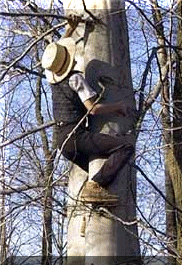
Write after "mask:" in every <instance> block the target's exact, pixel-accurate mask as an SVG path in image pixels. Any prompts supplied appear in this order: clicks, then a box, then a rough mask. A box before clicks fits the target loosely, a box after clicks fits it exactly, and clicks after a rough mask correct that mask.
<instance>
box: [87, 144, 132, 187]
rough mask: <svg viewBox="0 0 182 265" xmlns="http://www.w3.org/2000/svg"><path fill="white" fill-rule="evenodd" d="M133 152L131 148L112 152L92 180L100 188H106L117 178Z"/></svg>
mask: <svg viewBox="0 0 182 265" xmlns="http://www.w3.org/2000/svg"><path fill="white" fill-rule="evenodd" d="M133 152H134V148H133V146H128V147H125V148H123V147H122V148H121V149H118V150H117V151H115V152H113V153H112V154H111V155H110V156H109V157H108V159H107V160H106V162H105V163H104V165H103V166H102V167H101V169H100V170H99V172H98V173H96V174H95V175H94V177H93V178H92V180H94V181H96V182H97V183H99V185H101V186H102V187H106V186H108V185H109V184H110V183H111V182H113V181H114V179H115V178H116V176H117V173H118V172H119V171H120V170H121V169H122V168H123V167H124V166H125V164H126V163H127V162H128V160H129V158H130V157H131V155H132V154H133Z"/></svg>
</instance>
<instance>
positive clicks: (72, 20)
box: [68, 14, 81, 29]
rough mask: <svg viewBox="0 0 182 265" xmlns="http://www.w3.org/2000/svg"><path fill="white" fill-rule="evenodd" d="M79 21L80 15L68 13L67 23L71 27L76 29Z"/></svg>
mask: <svg viewBox="0 0 182 265" xmlns="http://www.w3.org/2000/svg"><path fill="white" fill-rule="evenodd" d="M80 21H81V17H80V16H77V15H74V14H70V15H69V17H68V23H69V25H70V27H71V28H72V29H76V27H77V26H78V24H79V22H80Z"/></svg>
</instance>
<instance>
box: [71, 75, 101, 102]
mask: <svg viewBox="0 0 182 265" xmlns="http://www.w3.org/2000/svg"><path fill="white" fill-rule="evenodd" d="M69 85H70V87H71V88H72V89H73V90H74V91H75V92H76V93H78V96H79V98H80V99H81V101H82V102H84V101H86V100H88V99H90V98H93V97H95V96H96V95H97V93H96V92H95V91H94V90H93V89H92V88H91V87H90V86H89V85H88V84H87V82H86V80H85V79H84V78H83V76H82V75H81V74H74V75H72V76H71V77H70V79H69Z"/></svg>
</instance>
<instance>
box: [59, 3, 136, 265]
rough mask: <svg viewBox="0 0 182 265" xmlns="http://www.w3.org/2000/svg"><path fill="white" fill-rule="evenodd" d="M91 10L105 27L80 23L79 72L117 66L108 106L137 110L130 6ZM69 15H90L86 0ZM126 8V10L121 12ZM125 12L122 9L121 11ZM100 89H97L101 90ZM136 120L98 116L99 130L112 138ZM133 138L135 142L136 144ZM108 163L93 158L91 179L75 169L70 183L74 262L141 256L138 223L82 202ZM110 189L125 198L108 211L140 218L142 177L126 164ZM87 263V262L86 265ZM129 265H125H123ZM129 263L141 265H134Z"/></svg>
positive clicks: (96, 263) (70, 255) (95, 124)
mask: <svg viewBox="0 0 182 265" xmlns="http://www.w3.org/2000/svg"><path fill="white" fill-rule="evenodd" d="M85 4H86V7H87V9H89V11H91V12H92V14H93V15H94V16H95V17H97V18H101V19H102V22H103V23H104V24H101V23H100V24H99V23H95V24H94V26H92V27H90V26H87V25H86V26H84V25H83V24H80V25H79V26H78V28H77V29H76V31H75V33H74V35H73V38H75V39H76V40H78V39H79V38H82V37H84V38H83V40H82V41H80V42H78V44H77V56H76V60H77V62H78V63H79V64H77V65H78V66H79V67H78V69H79V70H82V71H83V72H84V70H85V66H86V65H87V63H88V62H89V61H90V60H92V59H97V60H102V61H104V62H106V63H109V64H110V65H112V66H114V67H116V68H117V71H118V73H119V74H118V76H119V77H118V84H119V87H120V89H119V90H118V88H117V89H116V86H114V85H113V86H106V92H105V96H104V97H103V98H102V102H104V101H105V102H109V101H117V100H124V101H125V103H126V104H127V105H128V106H129V107H132V108H134V106H135V102H134V96H133V88H132V81H131V70H130V58H129V45H128V32H127V23H126V17H125V12H124V3H123V4H122V5H121V3H120V1H90V0H89V1H85ZM64 8H65V12H66V13H67V14H73V13H74V14H75V13H76V14H79V15H80V14H83V15H84V17H89V15H88V14H87V13H86V12H85V10H83V3H82V1H80V2H79V1H74V0H72V1H71V0H70V2H69V1H66V3H65V6H64ZM121 9H122V11H121ZM119 10H120V11H119ZM118 11H119V12H118ZM95 89H97V88H95ZM133 123H134V120H133V118H132V117H124V118H123V117H114V116H113V117H112V116H109V117H108V118H107V117H105V116H101V117H99V118H98V117H97V118H94V120H93V128H92V129H93V130H95V131H101V132H104V133H109V134H117V135H118V134H119V135H121V137H122V134H124V133H126V132H127V131H128V130H130V129H131V128H132V125H133ZM134 138H135V137H134V136H133V135H131V141H134ZM103 162H104V161H103V159H95V158H92V159H91V161H90V164H89V176H87V173H86V172H84V171H83V170H81V169H80V168H79V167H77V166H75V165H73V166H72V170H71V173H70V180H69V195H70V198H69V202H68V264H69V265H71V264H77V262H78V264H94V265H99V264H105V265H107V264H108V265H109V264H116V263H113V262H114V259H113V257H121V256H122V257H127V259H128V258H129V257H130V258H131V259H132V258H133V257H138V256H139V255H140V250H139V242H138V238H137V227H136V225H131V226H123V224H121V223H120V222H118V221H115V220H113V219H112V218H110V217H108V216H104V215H102V214H101V213H100V212H99V210H98V211H96V210H95V209H94V208H93V207H92V205H83V204H81V203H79V201H78V200H77V198H78V195H79V192H80V191H81V188H82V186H83V185H84V182H85V181H86V180H88V179H90V178H92V176H93V175H94V174H95V173H97V172H98V170H99V169H100V167H101V166H102V164H103ZM108 190H109V191H110V192H112V193H114V194H117V195H118V196H119V199H120V200H119V205H118V206H114V207H105V208H106V209H107V210H108V211H109V212H111V213H112V214H114V215H115V216H117V217H119V218H121V219H122V220H124V221H128V222H130V221H133V220H134V219H135V218H136V207H135V198H136V175H135V172H134V171H133V169H132V168H131V167H130V166H129V165H126V166H125V167H124V168H123V169H122V171H121V172H120V173H119V174H118V176H117V177H116V179H115V180H114V182H113V183H112V184H111V185H110V186H109V187H108ZM82 262H83V263H82ZM122 264H125V263H122ZM127 264H136V263H135V262H132V261H131V262H130V263H129V262H128V263H127Z"/></svg>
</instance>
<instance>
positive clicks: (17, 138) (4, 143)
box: [0, 121, 56, 148]
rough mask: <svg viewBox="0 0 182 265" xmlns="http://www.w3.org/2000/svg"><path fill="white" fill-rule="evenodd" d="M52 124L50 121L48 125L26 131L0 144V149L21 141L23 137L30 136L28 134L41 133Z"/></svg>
mask: <svg viewBox="0 0 182 265" xmlns="http://www.w3.org/2000/svg"><path fill="white" fill-rule="evenodd" d="M54 124H56V122H55V121H50V122H48V123H45V124H42V125H40V126H38V127H37V128H35V129H32V130H29V131H27V132H24V133H22V134H20V135H18V136H17V137H15V138H14V139H11V140H7V141H5V142H3V143H1V144H0V148H2V147H5V146H7V145H9V144H12V143H14V142H15V141H17V140H20V139H22V138H24V137H26V136H28V135H30V134H32V133H36V132H38V131H41V130H43V129H45V128H48V127H51V126H53V125H54Z"/></svg>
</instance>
